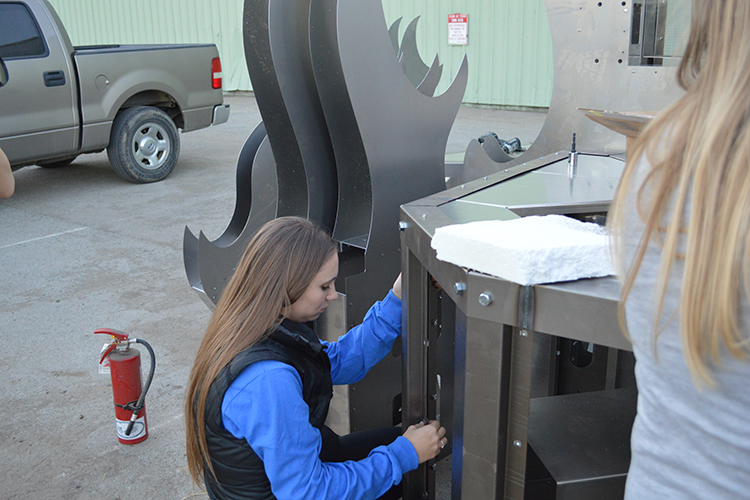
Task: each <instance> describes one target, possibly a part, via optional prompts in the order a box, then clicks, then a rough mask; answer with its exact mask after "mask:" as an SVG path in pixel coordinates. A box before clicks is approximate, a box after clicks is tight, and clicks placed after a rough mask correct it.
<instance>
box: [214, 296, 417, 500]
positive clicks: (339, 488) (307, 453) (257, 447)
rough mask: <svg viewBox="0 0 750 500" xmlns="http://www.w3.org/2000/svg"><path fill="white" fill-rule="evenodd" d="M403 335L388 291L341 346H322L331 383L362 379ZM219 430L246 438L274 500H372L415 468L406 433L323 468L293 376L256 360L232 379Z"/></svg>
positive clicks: (315, 433) (290, 370) (398, 306)
mask: <svg viewBox="0 0 750 500" xmlns="http://www.w3.org/2000/svg"><path fill="white" fill-rule="evenodd" d="M400 333H401V301H400V300H399V299H398V298H397V297H396V296H395V295H393V292H392V291H390V292H388V295H387V296H386V298H385V299H384V300H383V301H382V302H377V303H376V304H375V305H373V306H372V307H371V308H370V310H369V311H368V312H367V315H366V316H365V319H364V321H363V322H362V324H361V325H359V326H357V327H355V328H353V329H351V330H350V331H349V332H348V333H347V334H346V335H343V336H342V337H340V338H339V340H338V342H330V343H329V342H325V341H322V342H321V343H322V344H323V345H324V347H325V349H326V351H327V353H328V357H329V359H330V360H331V377H332V379H333V383H334V384H351V383H354V382H357V381H358V380H361V379H362V378H363V377H364V376H365V375H366V374H367V372H368V370H369V369H370V368H372V367H373V366H374V365H375V364H376V363H377V362H378V361H380V360H381V359H383V357H384V356H385V355H386V354H388V352H390V350H391V348H392V347H393V342H394V341H395V340H396V338H398V336H399V335H400ZM221 413H222V419H223V422H224V427H225V428H226V429H227V430H228V431H229V432H231V433H232V434H233V435H234V436H235V437H238V438H241V439H242V438H244V439H246V440H247V442H248V444H250V446H251V447H252V448H253V450H254V451H255V453H257V454H258V456H259V457H260V458H261V460H263V465H264V467H265V470H266V475H267V476H268V479H269V480H270V482H271V489H272V491H273V494H274V495H275V496H276V498H278V499H279V500H284V499H294V500H298V499H300V498H304V499H310V500H317V499H320V500H322V499H331V498H335V499H353V500H355V499H356V500H367V499H375V498H377V497H379V496H381V495H382V494H383V493H385V492H386V491H387V490H388V488H390V487H391V486H392V485H394V484H398V483H399V482H400V481H401V477H402V476H403V474H404V473H406V472H408V471H410V470H413V469H416V468H417V466H418V465H419V459H418V457H417V452H416V450H415V449H414V447H413V446H412V444H411V443H410V442H409V441H408V440H407V439H406V438H404V437H403V436H401V437H398V438H397V439H396V440H395V441H394V442H393V443H392V444H390V445H388V446H379V447H377V448H375V449H374V450H373V451H372V452H371V453H370V454H369V456H368V457H367V458H365V459H364V460H360V461H357V462H354V461H350V462H343V463H323V462H321V461H320V458H319V457H318V455H319V454H320V449H321V445H322V441H321V437H320V432H319V431H318V429H316V428H314V427H313V426H312V425H310V422H309V420H308V419H309V408H308V406H307V404H306V403H305V401H304V400H303V399H302V380H301V379H300V377H299V374H298V373H297V371H296V370H295V369H294V368H293V367H291V366H290V365H287V364H286V363H282V362H280V361H259V362H256V363H253V364H251V365H250V366H248V367H247V368H245V369H244V370H243V371H242V373H240V375H239V376H238V377H237V378H236V379H235V380H234V382H232V385H230V386H229V389H228V390H227V392H226V393H225V395H224V400H223V402H222V405H221Z"/></svg>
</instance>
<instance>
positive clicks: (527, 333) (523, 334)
mask: <svg viewBox="0 0 750 500" xmlns="http://www.w3.org/2000/svg"><path fill="white" fill-rule="evenodd" d="M519 333H520V334H521V337H528V336H529V332H528V331H527V330H521V331H520V332H519Z"/></svg>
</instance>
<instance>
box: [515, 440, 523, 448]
mask: <svg viewBox="0 0 750 500" xmlns="http://www.w3.org/2000/svg"><path fill="white" fill-rule="evenodd" d="M513 446H516V447H518V448H520V447H521V446H523V443H522V442H521V441H519V440H518V439H516V440H515V441H513Z"/></svg>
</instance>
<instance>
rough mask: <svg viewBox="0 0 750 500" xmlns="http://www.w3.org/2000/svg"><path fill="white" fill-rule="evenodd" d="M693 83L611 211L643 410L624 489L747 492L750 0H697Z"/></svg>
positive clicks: (686, 64) (633, 166) (655, 125)
mask: <svg viewBox="0 0 750 500" xmlns="http://www.w3.org/2000/svg"><path fill="white" fill-rule="evenodd" d="M678 78H679V82H680V85H681V86H682V87H683V88H684V89H685V90H686V93H685V95H684V96H683V97H682V98H681V99H680V100H679V101H678V102H677V103H675V104H674V105H673V106H671V107H669V108H668V109H666V110H665V111H664V112H662V113H661V114H660V115H659V116H658V117H657V118H655V119H654V121H653V122H652V123H651V124H650V125H649V127H648V128H647V129H646V130H645V131H644V133H643V134H642V136H641V137H640V138H639V139H638V141H637V143H636V145H635V146H636V148H635V151H634V153H629V157H628V162H627V165H626V169H625V173H624V174H623V178H622V180H621V183H620V186H619V188H618V193H617V196H616V198H615V201H614V203H613V209H612V214H611V217H610V221H611V225H612V230H613V232H614V235H615V243H616V246H615V249H616V252H617V255H618V258H619V263H620V264H621V266H622V270H621V271H622V272H621V276H622V277H623V292H622V297H621V301H620V308H621V311H620V312H621V318H623V317H624V323H625V325H626V326H627V332H628V334H629V335H630V337H631V339H632V341H633V350H634V353H635V356H636V368H635V374H636V381H637V384H638V389H639V395H638V413H637V416H636V419H635V422H634V425H633V432H632V437H631V447H632V460H631V464H630V471H629V474H628V479H627V485H626V491H625V497H626V498H628V499H649V498H659V499H663V498H680V499H687V498H695V499H698V498H700V499H707V498H712V499H713V498H722V499H723V498H750V362H748V349H749V348H750V345H749V343H748V342H749V341H748V338H749V337H750V303H749V301H748V297H750V294H749V293H748V292H749V287H748V285H749V284H750V279H749V278H750V2H749V1H748V0H694V1H693V11H692V21H691V27H690V37H689V39H688V44H687V47H686V52H685V55H684V57H683V59H682V61H681V65H680V68H679V71H678Z"/></svg>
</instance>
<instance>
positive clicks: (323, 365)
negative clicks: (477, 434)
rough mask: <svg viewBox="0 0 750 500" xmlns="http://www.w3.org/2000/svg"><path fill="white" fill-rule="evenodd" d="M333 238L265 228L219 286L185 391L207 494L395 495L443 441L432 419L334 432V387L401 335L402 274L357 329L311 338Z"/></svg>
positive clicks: (191, 448) (192, 452)
mask: <svg viewBox="0 0 750 500" xmlns="http://www.w3.org/2000/svg"><path fill="white" fill-rule="evenodd" d="M337 274H338V254H337V249H336V245H335V243H334V242H333V241H332V240H331V238H330V236H328V235H327V234H326V233H325V232H324V231H322V230H321V229H319V228H318V227H317V226H315V225H314V224H312V223H310V222H309V221H307V220H305V219H301V218H296V217H283V218H279V219H276V220H273V221H271V222H269V223H267V224H266V225H264V226H263V227H262V228H261V229H260V230H259V231H258V233H257V234H256V235H255V237H254V238H253V239H252V241H251V242H250V244H249V245H248V248H247V250H246V251H245V254H244V255H243V257H242V259H241V260H240V263H239V264H238V266H237V271H236V272H235V274H234V276H233V277H232V278H231V280H230V281H229V283H228V284H227V287H226V289H225V290H224V293H223V294H222V297H221V299H220V300H219V303H218V304H217V305H216V310H215V311H214V314H213V316H212V318H211V321H210V323H209V325H208V329H207V331H206V334H205V337H204V338H203V342H202V343H201V346H200V348H199V350H198V354H197V356H196V360H195V364H194V366H193V370H192V372H191V374H190V382H189V386H188V391H187V400H186V405H185V418H186V424H187V458H188V468H189V470H190V473H191V475H192V477H193V479H194V480H195V482H196V483H198V484H201V483H204V484H205V487H206V490H207V492H208V495H209V497H210V498H212V499H246V498H248V499H256V498H260V499H273V498H278V499H280V500H282V499H290V500H292V499H293V500H301V499H305V500H313V499H336V500H339V499H352V500H355V499H356V500H366V499H375V498H398V497H399V496H400V492H399V491H398V487H397V486H396V485H398V484H399V483H400V481H401V477H402V476H403V474H404V473H406V472H408V471H410V470H413V469H415V468H416V467H417V465H418V464H419V463H422V462H424V461H426V460H429V459H432V458H434V457H435V456H437V454H438V453H439V451H440V449H441V448H442V447H443V446H445V444H446V438H444V435H445V429H444V428H442V427H440V424H439V423H437V422H430V423H428V424H427V425H422V424H420V425H417V426H411V427H409V429H408V430H407V431H406V432H405V433H404V435H403V436H400V428H386V429H378V430H372V431H363V432H360V433H353V434H350V435H348V436H343V437H339V436H337V435H336V434H335V433H334V432H333V431H332V430H331V429H329V428H328V427H326V426H325V425H324V422H325V419H326V415H327V413H328V406H329V403H330V400H331V392H332V384H349V383H353V382H356V381H357V380H360V379H361V378H362V377H364V376H365V374H366V373H367V371H368V370H369V369H370V368H371V367H372V366H373V365H374V364H375V363H377V362H378V361H380V360H381V359H382V358H383V357H384V356H385V355H386V354H387V353H388V352H389V351H390V350H391V347H392V346H393V343H394V341H395V340H396V338H398V336H399V335H400V331H401V279H400V276H399V278H398V279H396V282H395V283H394V285H393V289H392V290H391V291H390V292H388V295H387V296H386V298H385V299H384V300H383V301H381V302H378V303H376V304H375V305H374V306H373V307H372V308H371V309H370V311H369V312H368V313H367V315H366V317H365V320H364V322H363V323H362V325H360V326H359V327H356V328H354V329H352V330H351V331H349V332H348V333H347V334H346V335H344V336H342V337H341V338H340V339H339V341H338V342H331V343H328V342H321V341H320V340H318V338H317V337H316V335H315V333H314V332H313V331H312V330H311V329H310V328H308V327H307V326H306V325H305V323H306V322H309V321H312V320H314V319H316V318H317V317H318V316H319V315H320V314H321V313H322V312H323V311H324V310H325V308H326V304H327V303H328V301H330V300H335V299H336V288H335V280H336V275H337Z"/></svg>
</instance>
